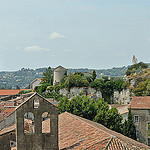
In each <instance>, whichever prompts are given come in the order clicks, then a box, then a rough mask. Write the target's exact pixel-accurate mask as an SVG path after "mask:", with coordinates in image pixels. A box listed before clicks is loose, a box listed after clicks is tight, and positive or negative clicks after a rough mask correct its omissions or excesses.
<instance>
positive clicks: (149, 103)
mask: <svg viewBox="0 0 150 150" xmlns="http://www.w3.org/2000/svg"><path fill="white" fill-rule="evenodd" d="M130 105H131V108H132V109H150V96H144V97H132V98H131V102H130Z"/></svg>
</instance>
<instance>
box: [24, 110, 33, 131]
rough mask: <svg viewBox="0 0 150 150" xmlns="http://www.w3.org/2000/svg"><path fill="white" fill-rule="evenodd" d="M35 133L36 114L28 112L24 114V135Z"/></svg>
mask: <svg viewBox="0 0 150 150" xmlns="http://www.w3.org/2000/svg"><path fill="white" fill-rule="evenodd" d="M34 132H35V130H34V114H33V113H31V112H27V113H25V114H24V133H25V134H32V133H34Z"/></svg>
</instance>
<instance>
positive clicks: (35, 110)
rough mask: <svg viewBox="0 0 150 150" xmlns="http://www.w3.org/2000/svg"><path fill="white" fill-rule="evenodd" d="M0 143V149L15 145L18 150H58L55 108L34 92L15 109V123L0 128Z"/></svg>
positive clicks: (56, 112) (8, 149)
mask: <svg viewBox="0 0 150 150" xmlns="http://www.w3.org/2000/svg"><path fill="white" fill-rule="evenodd" d="M6 119H7V118H6ZM14 128H16V131H15V130H14ZM12 129H13V130H12ZM6 131H7V132H6ZM10 131H11V132H10ZM15 137H16V138H15ZM2 141H4V142H3V143H2ZM0 143H1V144H0V150H10V149H11V147H14V146H15V145H16V147H17V149H18V150H58V149H59V148H58V110H57V108H56V107H55V106H54V105H53V104H52V103H50V102H49V101H48V100H46V99H45V98H43V97H42V96H40V95H39V94H37V93H34V94H33V95H32V96H31V97H29V98H28V99H27V100H26V101H24V102H23V103H22V104H21V105H19V106H18V107H17V108H16V109H15V123H14V124H13V125H10V126H9V127H7V126H6V128H4V129H2V130H0ZM15 143H16V144H15Z"/></svg>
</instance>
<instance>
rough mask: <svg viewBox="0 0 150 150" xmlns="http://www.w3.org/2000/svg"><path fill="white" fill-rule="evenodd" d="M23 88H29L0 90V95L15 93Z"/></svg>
mask: <svg viewBox="0 0 150 150" xmlns="http://www.w3.org/2000/svg"><path fill="white" fill-rule="evenodd" d="M23 90H24V91H25V90H29V89H12V90H0V95H16V94H18V93H19V92H20V91H23Z"/></svg>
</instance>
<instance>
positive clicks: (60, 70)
mask: <svg viewBox="0 0 150 150" xmlns="http://www.w3.org/2000/svg"><path fill="white" fill-rule="evenodd" d="M66 71H67V69H66V68H64V67H62V66H58V67H56V68H55V69H54V71H53V85H55V84H59V82H60V81H61V79H62V77H63V76H64V74H65V73H66Z"/></svg>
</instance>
